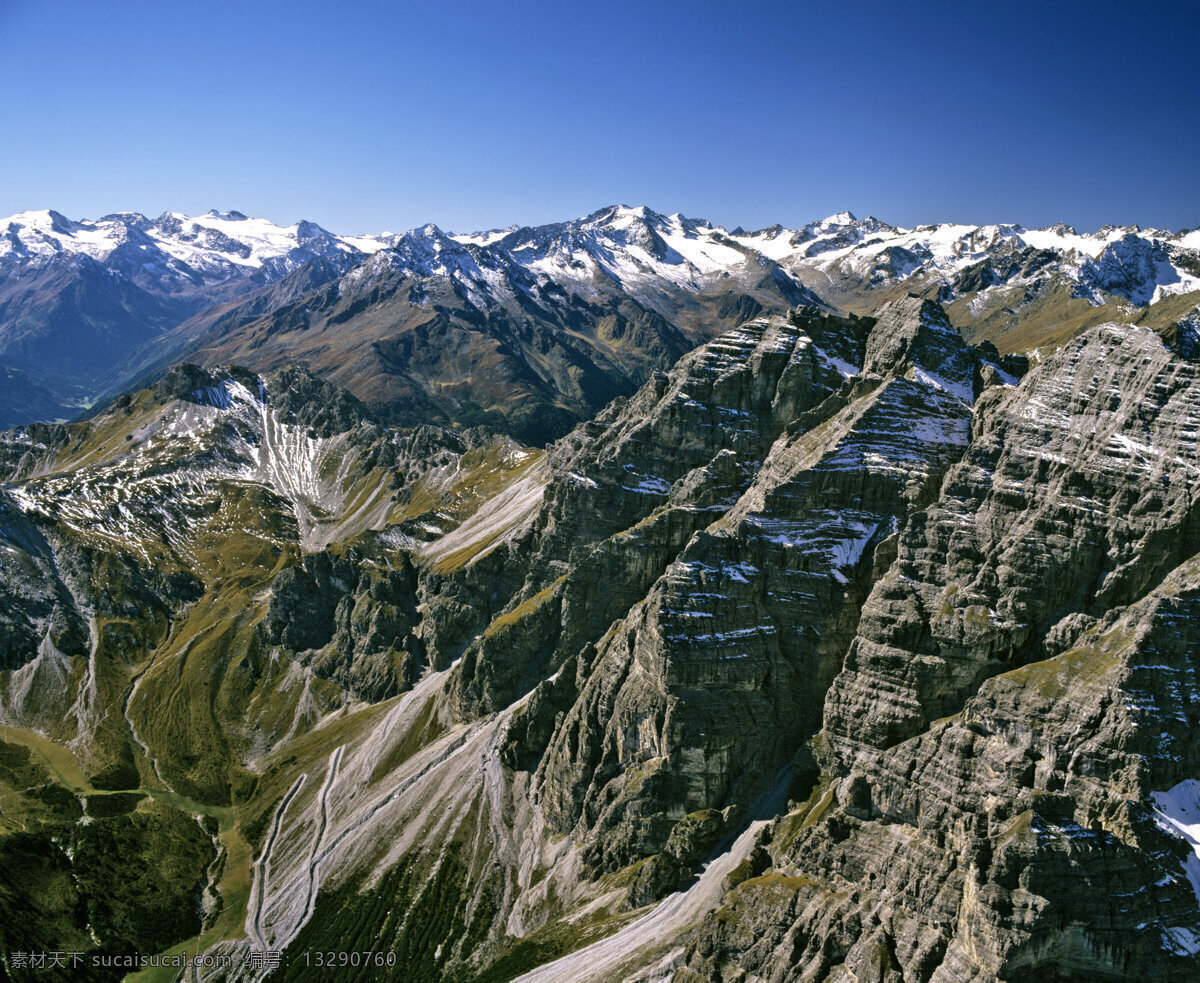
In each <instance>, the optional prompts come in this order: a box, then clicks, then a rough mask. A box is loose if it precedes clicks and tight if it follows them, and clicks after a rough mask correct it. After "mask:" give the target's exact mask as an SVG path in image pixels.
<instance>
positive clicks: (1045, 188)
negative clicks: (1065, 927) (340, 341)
mask: <svg viewBox="0 0 1200 983" xmlns="http://www.w3.org/2000/svg"><path fill="white" fill-rule="evenodd" d="M835 8H836V9H835ZM1198 23H1200V6H1198V5H1197V4H1196V3H1195V2H1191V3H1158V4H1128V3H1109V2H1091V3H1058V4H1034V3H1024V2H1010V3H1005V4H994V3H962V2H958V3H949V2H947V3H941V2H929V3H909V4H899V3H866V2H861V3H855V2H843V3H839V4H832V3H799V2H797V3H783V2H755V0H740V2H737V3H734V2H732V0H730V2H723V3H708V2H704V0H692V2H688V3H677V2H673V0H670V2H668V0H657V2H656V0H642V2H641V3H623V2H605V3H596V4H570V3H561V2H560V3H529V2H521V0H510V2H505V3H500V2H495V0H493V2H474V0H458V2H456V3H453V4H439V3H429V2H422V3H419V4H418V3H408V2H392V3H381V2H375V0H359V2H356V3H353V4H351V5H349V6H345V7H344V6H343V5H340V4H339V5H334V4H327V3H313V2H305V0H294V2H291V3H272V2H255V0H246V2H241V3H225V2H220V0H207V2H205V3H196V4H183V3H175V2H166V0H156V2H153V3H141V2H123V0H116V2H112V3H99V2H94V0H93V2H86V3H84V2H66V0H37V2H30V0H0V52H3V56H2V57H0V65H3V68H4V91H3V95H0V215H7V214H10V213H12V212H15V211H20V210H22V209H26V208H45V207H53V208H56V209H58V210H59V211H62V212H64V213H66V214H68V215H70V216H72V217H76V218H78V217H96V216H98V215H100V214H103V213H105V212H108V211H114V210H119V209H130V210H138V211H143V212H146V213H148V214H158V213H160V212H162V211H165V210H167V209H174V210H180V211H185V212H189V213H197V212H203V211H206V210H208V209H209V208H219V209H231V208H236V209H240V210H241V211H244V212H247V213H251V214H256V215H263V216H266V217H268V218H271V219H273V220H275V221H277V222H281V223H290V222H293V221H295V220H297V219H299V218H309V219H312V220H314V221H317V222H319V223H321V224H322V225H325V226H326V227H328V228H330V229H333V230H335V231H339V232H347V233H349V232H368V231H371V232H374V231H381V230H383V229H390V230H394V231H395V230H401V229H406V228H410V227H413V226H416V225H419V224H422V223H424V222H426V221H433V222H436V223H437V224H439V225H441V226H442V227H443V228H445V229H449V230H454V231H468V230H472V229H477V228H489V227H495V226H501V225H508V224H512V223H522V224H524V223H533V222H545V221H555V220H559V219H565V218H572V217H575V216H577V215H581V214H585V213H587V212H590V211H593V210H595V209H596V208H599V207H601V206H603V205H606V204H612V203H616V202H624V203H627V204H648V205H650V206H651V207H653V208H657V209H659V210H661V211H666V212H674V211H682V212H684V213H685V214H687V215H690V216H698V217H704V218H708V219H711V220H712V221H714V222H718V223H721V224H724V225H727V226H733V225H738V224H740V225H743V226H745V227H747V228H751V227H758V226H763V225H768V224H771V223H774V222H782V223H784V224H786V225H798V224H801V223H803V222H805V221H808V220H810V219H812V218H818V217H821V216H823V215H826V214H829V213H831V212H834V211H838V210H841V209H843V208H848V209H850V210H851V211H854V212H855V213H856V214H858V215H860V216H862V215H865V214H874V215H876V216H878V217H879V218H882V219H885V220H887V221H890V222H893V223H897V224H902V225H913V224H919V223H922V222H934V221H962V222H993V221H1012V222H1020V223H1023V224H1025V225H1028V226H1034V225H1045V224H1049V223H1052V222H1056V221H1060V220H1061V221H1066V222H1069V223H1072V224H1075V225H1076V226H1078V227H1079V228H1080V229H1081V230H1084V229H1094V228H1096V227H1098V226H1100V225H1103V224H1105V223H1114V224H1124V223H1131V222H1139V223H1141V224H1143V225H1154V226H1159V227H1168V228H1181V227H1185V226H1186V227H1192V226H1196V225H1200V181H1197V179H1196V174H1197V172H1198V171H1200V165H1198V161H1200V71H1198V69H1197V50H1198V47H1200V27H1198Z"/></svg>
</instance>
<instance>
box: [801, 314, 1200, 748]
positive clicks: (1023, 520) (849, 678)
mask: <svg viewBox="0 0 1200 983" xmlns="http://www.w3.org/2000/svg"><path fill="white" fill-rule="evenodd" d="M1197 382H1198V370H1197V367H1196V366H1195V365H1194V364H1193V363H1191V362H1187V361H1185V360H1182V359H1179V358H1177V357H1175V356H1173V353H1172V352H1171V351H1170V350H1169V349H1168V348H1166V347H1165V346H1164V345H1163V344H1162V341H1161V340H1160V339H1159V337H1158V336H1157V335H1156V334H1154V333H1153V332H1152V331H1150V330H1148V329H1130V328H1127V327H1123V326H1120V327H1118V326H1110V327H1104V328H1099V329H1096V330H1094V331H1092V332H1090V333H1088V334H1087V335H1084V336H1082V337H1081V338H1080V339H1078V340H1077V341H1075V342H1073V343H1071V344H1070V345H1068V346H1067V347H1066V348H1065V349H1064V350H1063V351H1062V352H1061V353H1060V354H1059V355H1057V356H1056V357H1055V358H1053V359H1051V360H1048V361H1046V362H1044V363H1043V364H1041V365H1040V366H1038V367H1037V368H1036V369H1035V370H1033V371H1032V372H1031V373H1030V374H1029V375H1028V376H1027V377H1026V379H1025V380H1024V381H1023V383H1022V384H1021V386H1019V387H1018V388H1016V389H1010V388H998V389H992V390H989V391H988V392H987V393H986V394H985V395H984V397H983V398H982V399H981V400H980V405H979V406H978V407H977V408H976V414H975V420H974V422H973V424H972V434H971V442H970V446H969V447H968V448H967V451H966V455H965V458H964V460H963V461H962V463H961V464H958V465H957V466H955V467H954V468H953V469H952V470H951V471H950V473H949V474H948V475H947V477H946V481H945V483H944V485H943V487H942V489H941V494H940V497H939V500H938V501H937V502H936V503H935V504H933V505H931V506H930V507H929V508H928V509H926V510H924V511H922V512H920V513H917V514H915V515H914V516H913V518H912V520H911V522H910V523H909V525H908V526H907V528H906V529H905V530H904V531H903V533H902V534H901V535H900V538H899V543H898V559H897V562H896V563H895V564H894V565H893V566H892V568H891V569H890V570H889V571H888V573H887V574H886V575H885V576H884V577H883V579H882V580H880V582H879V583H878V584H876V585H875V587H874V589H873V590H872V592H871V596H870V598H869V599H868V600H867V602H866V604H865V606H864V608H863V615H862V619H861V622H860V627H859V632H858V637H857V638H856V639H855V640H854V643H853V645H851V647H850V648H849V651H848V652H847V655H846V664H845V669H844V671H843V672H842V674H841V675H840V676H839V677H838V679H837V680H836V681H835V683H834V685H833V688H832V689H831V691H830V694H829V697H828V700H827V705H826V711H825V733H826V737H827V739H828V742H827V743H828V751H829V753H830V754H834V755H837V756H839V757H840V759H842V760H843V761H845V760H849V759H851V758H853V756H854V754H855V753H856V751H857V749H859V748H863V747H866V748H872V749H876V748H883V747H888V746H890V745H892V744H895V743H896V742H897V741H900V740H904V739H905V738H907V737H910V736H912V735H913V734H915V733H917V732H919V731H920V730H923V729H924V728H925V727H926V726H928V724H929V722H930V721H932V720H935V719H937V718H939V717H943V716H946V715H947V714H950V713H954V712H956V711H957V710H959V709H960V708H961V706H962V704H963V701H964V700H965V699H967V697H969V696H970V695H971V694H972V693H974V692H975V690H976V689H978V687H979V684H980V683H981V682H982V681H983V679H985V678H987V677H988V676H990V675H994V674H996V673H997V672H1000V671H1003V670H1005V669H1008V668H1012V667H1014V666H1019V665H1022V664H1024V663H1026V662H1033V661H1037V660H1039V659H1041V658H1043V657H1044V656H1045V655H1046V654H1047V645H1050V646H1052V647H1053V648H1056V649H1058V650H1061V648H1062V647H1063V646H1064V645H1066V644H1069V642H1070V641H1072V639H1071V638H1070V637H1069V636H1070V634H1071V632H1072V631H1076V630H1077V629H1078V628H1079V627H1080V626H1081V625H1082V624H1086V620H1084V621H1081V620H1080V619H1081V618H1082V619H1087V618H1095V617H1098V616H1100V615H1102V614H1103V613H1104V612H1106V611H1108V610H1110V609H1112V608H1113V607H1119V606H1123V605H1126V604H1129V603H1131V602H1132V601H1134V600H1136V599H1137V598H1139V597H1141V596H1143V595H1144V594H1145V593H1146V592H1147V591H1148V590H1150V589H1151V588H1153V587H1154V585H1155V584H1157V583H1158V582H1159V581H1161V580H1162V578H1163V577H1164V576H1165V575H1166V574H1167V573H1168V572H1169V571H1170V570H1172V569H1174V568H1175V567H1176V566H1177V565H1178V564H1179V563H1181V562H1182V561H1183V560H1184V559H1186V558H1187V557H1189V556H1191V555H1193V554H1194V553H1196V552H1197V551H1198V550H1200V513H1198V511H1197V506H1196V504H1195V495H1194V489H1193V483H1194V481H1195V474H1196V473H1197V472H1196V468H1197V461H1196V455H1195V450H1194V445H1193V441H1192V438H1191V436H1190V433H1189V425H1188V423H1187V421H1188V420H1189V419H1194V417H1195V414H1196V413H1197V411H1198V410H1200V386H1198V385H1197Z"/></svg>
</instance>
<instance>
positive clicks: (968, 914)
mask: <svg viewBox="0 0 1200 983" xmlns="http://www.w3.org/2000/svg"><path fill="white" fill-rule="evenodd" d="M65 421H71V422H65ZM0 423H3V425H5V426H8V427H10V428H11V429H8V430H6V431H5V432H3V433H0V979H4V980H13V981H22V983H23V981H26V980H39V979H42V978H44V977H45V976H46V975H47V974H46V973H45V971H44V970H42V969H41V968H39V967H36V966H34V965H33V964H32V963H31V961H30V958H29V954H31V953H59V954H66V955H67V956H71V955H74V956H75V957H77V960H76V963H75V968H73V969H71V971H70V972H71V976H70V978H71V979H78V980H89V981H90V980H95V981H109V980H120V979H127V980H130V981H134V983H151V981H163V983H166V981H174V980H184V979H186V980H189V981H193V980H194V981H206V983H209V981H211V983H215V981H228V983H249V981H254V983H258V981H262V980H270V981H272V983H274V981H293V980H305V981H309V980H311V981H318V980H344V981H359V980H385V979H386V980H404V981H419V983H426V981H428V983H437V981H446V983H502V981H509V980H516V979H520V980H524V981H529V983H534V981H537V983H551V981H562V983H576V981H593V983H608V981H619V980H632V981H645V983H650V981H668V980H669V981H675V983H700V981H706V983H763V981H770V983H793V981H794V983H801V981H804V983H816V981H826V980H829V981H836V983H917V981H920V983H997V981H1010V980H1016V979H1028V980H1039V981H1040V980H1046V981H1059V983H1065V981H1072V983H1076V981H1077V983H1097V981H1098V983H1108V981H1113V983H1115V981H1124V980H1155V981H1163V983H1191V981H1194V980H1196V979H1200V741H1198V740H1197V739H1196V736H1195V735H1196V734H1197V732H1198V729H1200V231H1196V232H1162V231H1155V230H1141V229H1138V228H1136V227H1132V228H1105V229H1102V230H1100V231H1099V232H1096V233H1091V234H1080V233H1077V232H1076V231H1075V230H1073V229H1071V228H1069V227H1066V226H1056V227H1053V228H1047V229H1040V230H1026V229H1023V228H1021V227H1019V226H1013V225H996V226H982V227H980V226H962V225H945V224H943V225H930V226H922V227H919V228H915V229H900V228H895V227H893V226H890V225H887V224H885V223H883V222H881V221H878V220H876V219H873V218H867V219H864V220H859V219H857V218H855V217H854V216H853V215H850V214H849V213H841V214H838V215H834V216H831V217H829V218H827V219H825V220H823V221H820V222H814V223H812V224H809V225H807V226H804V227H803V228H801V229H785V228H782V227H779V226H776V227H772V228H768V229H762V230H757V231H749V232H748V231H746V230H743V229H740V228H736V229H732V230H726V229H723V228H719V227H717V226H714V225H712V224H710V223H709V222H706V221H702V220H697V219H688V218H684V217H683V216H681V215H671V216H666V215H661V214H658V213H656V212H653V211H651V210H649V209H647V208H628V207H624V206H619V207H610V208H605V209H602V210H600V211H598V212H595V213H594V214H592V215H590V216H588V217H586V218H582V219H578V220H575V221H571V222H564V223H560V224H555V225H549V226H542V227H538V228H510V229H503V230H496V231H491V232H486V233H476V234H470V235H454V234H449V233H444V232H442V231H441V230H440V229H438V228H437V227H435V226H432V225H429V226H425V227H424V228H422V229H418V230H414V231H411V232H407V233H403V234H384V235H379V236H339V235H334V234H332V233H329V232H327V231H325V230H324V229H322V228H320V227H319V226H317V225H315V224H313V223H311V222H300V223H298V224H297V225H294V226H291V227H288V228H280V227H277V226H275V225H272V224H271V223H269V222H266V221H263V220H257V219H251V218H247V217H246V216H244V215H242V214H240V213H237V212H228V213H218V212H211V213H209V214H208V215H205V216H201V217H198V218H188V217H186V216H183V215H179V214H176V213H167V214H165V215H163V216H160V217H159V218H156V219H148V218H146V217H144V216H142V215H139V214H134V213H120V214H115V215H108V216H105V217H104V218H101V219H98V220H96V221H73V220H70V219H67V218H65V217H64V216H62V215H59V214H58V213H56V212H25V213H22V214H20V215H16V216H13V217H12V218H9V219H6V220H0ZM268 957H270V958H268ZM139 958H140V959H141V961H140V962H139V961H138V960H139ZM185 959H190V960H191V962H190V964H189V965H187V967H186V968H181V967H182V963H183V962H184V961H185ZM64 978H65V977H64Z"/></svg>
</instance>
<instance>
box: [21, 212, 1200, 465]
mask: <svg viewBox="0 0 1200 983" xmlns="http://www.w3.org/2000/svg"><path fill="white" fill-rule="evenodd" d="M0 229H2V230H4V231H2V232H0V366H8V367H11V368H13V369H17V370H20V371H22V372H23V373H25V374H26V375H27V376H28V377H29V379H30V380H32V381H33V382H34V383H35V384H36V385H38V386H40V387H42V388H43V389H45V391H46V392H47V393H48V394H49V396H50V399H51V402H52V403H54V404H55V405H57V406H61V407H66V408H67V409H68V410H69V408H70V407H75V406H80V405H83V404H87V403H91V402H93V401H95V400H97V399H103V398H106V397H110V396H112V395H115V394H117V393H119V392H121V391H123V390H124V389H126V388H128V387H129V386H130V385H131V384H133V383H135V382H136V381H138V380H145V379H147V378H150V377H152V375H153V374H154V373H156V372H161V371H162V370H163V369H165V368H166V367H168V366H169V365H171V364H172V363H173V362H175V361H177V360H179V359H181V358H185V357H186V358H192V359H193V360H196V361H199V362H202V363H204V364H207V365H217V364H224V363H227V362H230V361H234V362H238V363H242V364H246V365H248V366H250V367H252V368H253V369H255V370H256V371H269V370H272V369H275V368H279V367H281V366H283V365H286V364H289V363H292V362H301V363H304V364H306V365H308V366H309V367H310V368H311V369H312V371H314V372H316V373H318V374H320V375H324V376H328V377H329V378H331V379H334V380H336V381H337V382H339V383H340V384H342V385H345V386H347V387H348V388H349V389H350V390H351V391H353V392H354V393H355V394H356V395H357V396H358V397H359V398H361V399H362V400H364V402H365V403H366V404H367V405H368V406H370V407H371V409H372V411H373V412H376V413H378V414H380V415H381V416H382V417H384V418H386V419H388V420H391V421H393V422H396V423H401V424H411V423H416V422H428V421H437V422H439V423H443V424H460V425H470V424H476V423H486V424H489V425H491V426H493V427H496V428H498V429H501V430H504V431H507V432H509V433H511V434H513V435H515V436H517V437H519V438H520V439H523V440H526V441H530V442H536V443H542V442H544V441H545V440H547V439H550V438H553V437H555V436H558V435H560V434H562V433H563V432H565V431H566V430H567V429H569V428H570V427H571V426H572V425H573V424H574V423H575V422H577V421H579V420H581V419H585V418H587V417H588V416H590V415H591V414H593V413H594V412H596V411H597V410H598V409H599V408H600V407H601V406H603V405H604V404H605V403H607V402H608V401H609V400H610V399H612V398H613V397H614V396H617V395H622V394H628V393H631V392H632V391H633V390H634V389H636V387H637V386H638V385H640V384H641V383H642V382H644V381H645V380H646V379H647V378H648V377H649V374H650V373H651V372H653V371H655V370H656V369H660V368H665V367H666V366H669V365H670V364H673V362H674V361H675V360H676V359H677V358H678V357H679V356H680V355H682V354H683V353H684V352H686V351H687V350H689V349H690V348H692V347H694V346H695V345H697V344H701V343H703V342H704V341H706V340H708V339H710V338H712V337H714V336H715V335H716V334H718V333H720V332H722V331H725V330H728V329H730V328H733V327H736V326H737V325H739V324H741V323H743V322H744V321H746V320H748V319H750V318H753V317H756V316H760V315H763V314H779V313H782V312H784V311H786V310H788V309H789V308H793V307H795V306H797V305H809V306H813V307H816V308H818V309H824V310H830V311H834V310H836V311H842V312H852V313H858V314H865V313H868V312H870V311H872V310H874V309H875V308H877V307H878V306H879V305H881V304H883V303H885V302H887V301H889V300H893V299H898V298H901V297H903V296H904V295H905V294H908V293H916V294H918V295H919V296H922V297H926V298H930V299H936V300H938V301H939V302H941V303H942V304H944V305H945V307H946V309H947V313H948V316H949V317H950V319H951V322H952V323H953V324H954V325H955V326H956V327H957V328H959V329H960V330H961V331H962V332H963V334H964V336H965V337H966V338H967V339H968V340H969V341H971V342H972V343H981V342H984V341H990V342H992V343H993V344H995V345H996V346H997V348H998V350H999V351H1000V352H1004V353H1008V352H1027V351H1031V350H1040V349H1043V348H1045V349H1046V350H1050V349H1052V348H1053V347H1055V346H1057V345H1059V344H1062V343H1063V342H1064V341H1066V340H1068V339H1069V338H1071V337H1073V336H1074V335H1075V334H1078V333H1079V332H1080V331H1083V330H1085V329H1086V328H1088V327H1090V326H1093V325H1095V324H1098V323H1101V322H1104V321H1112V320H1123V321H1129V322H1136V321H1142V320H1145V319H1147V318H1151V319H1152V318H1153V317H1154V316H1155V315H1154V314H1153V311H1154V310H1155V309H1156V308H1159V307H1162V306H1166V307H1168V308H1170V310H1171V314H1172V316H1174V315H1175V314H1176V313H1177V309H1186V308H1188V307H1194V306H1195V303H1196V301H1197V300H1200V294H1197V291H1200V231H1196V232H1189V233H1172V232H1163V231H1158V230H1142V229H1139V228H1138V227H1136V226H1130V227H1106V228H1104V229H1101V230H1100V231H1098V232H1096V233H1092V234H1080V233H1078V232H1076V231H1075V230H1074V229H1072V228H1070V227H1069V226H1065V225H1058V226H1053V227H1050V228H1046V229H1036V230H1028V229H1024V228H1022V227H1020V226H1017V225H989V226H972V225H955V224H938V225H927V226H919V227H917V228H915V229H902V228H898V227H895V226H891V225H888V224H887V223H885V222H882V221H880V220H878V219H875V218H871V217H868V218H865V219H858V218H856V217H855V216H854V215H852V214H851V213H849V212H841V213H838V214H836V215H832V216H830V217H828V218H826V219H823V220H821V221H819V222H812V223H809V224H808V225H805V226H804V227H802V228H800V229H788V228H784V227H783V226H778V225H777V226H772V227H770V228H766V229H761V230H757V231H751V232H747V231H746V230H744V229H741V228H737V229H733V230H731V231H730V230H725V229H723V228H721V227H719V226H714V225H713V224H712V223H710V222H707V221H705V220H702V219H689V218H685V217H684V216H682V215H679V214H675V215H663V214H660V213H658V212H655V211H653V210H651V209H649V208H646V207H638V208H630V207H627V206H611V207H608V208H603V209H600V210H599V211H597V212H594V213H593V214H591V215H588V216H586V217H584V218H580V219H576V220H574V221H570V222H559V223H554V224H551V225H544V226H538V227H532V228H518V227H514V228H507V229H497V230H492V231H489V232H481V233H472V234H462V235H455V234H448V233H445V232H443V231H442V230H440V229H438V228H437V227H436V226H434V225H427V226H424V227H423V228H420V229H416V230H413V231H410V232H407V233H404V234H401V235H391V234H389V235H384V236H374V237H373V236H357V237H353V236H350V237H347V236H337V235H334V234H332V233H330V232H327V231H326V230H324V229H322V228H321V227H320V226H317V225H314V224H313V223H310V222H300V223H298V224H296V225H294V226H290V227H288V228H280V227H278V226H275V225H273V224H271V223H270V222H267V221H265V220H261V219H252V218H247V217H246V216H244V215H242V214H240V213H238V212H228V213H217V212H210V213H209V214H207V215H205V216H201V217H200V218H195V219H193V218H187V217H186V216H182V215H179V214H177V213H173V212H169V213H166V214H164V215H162V216H160V217H159V218H157V219H153V220H152V219H148V218H146V217H145V216H142V215H139V214H136V213H120V214H116V215H110V216H105V217H104V218H102V219H99V220H97V221H95V222H73V221H71V220H69V219H67V218H65V217H63V216H62V215H59V214H58V213H56V212H26V213H22V214H21V215H17V216H13V217H12V218H10V219H6V220H2V221H0ZM1193 295H1196V296H1195V297H1193ZM1188 298H1192V299H1191V300H1190V301H1189V299H1188ZM39 412H40V411H39ZM4 413H5V409H4V407H3V406H0V424H14V423H18V422H22V421H23V420H26V419H28V418H30V413H29V412H22V411H21V410H20V409H19V408H18V410H16V411H14V414H13V415H4ZM63 415H68V414H67V413H66V412H64V414H63Z"/></svg>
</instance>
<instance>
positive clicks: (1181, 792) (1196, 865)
mask: <svg viewBox="0 0 1200 983" xmlns="http://www.w3.org/2000/svg"><path fill="white" fill-rule="evenodd" d="M1150 801H1151V803H1152V804H1153V809H1154V817H1155V822H1156V823H1158V825H1159V827H1160V828H1161V829H1164V830H1166V831H1167V832H1168V833H1171V834H1172V835H1174V836H1177V837H1179V838H1180V839H1182V840H1184V841H1185V842H1186V843H1187V845H1188V846H1189V847H1190V849H1191V851H1192V852H1191V853H1190V854H1189V855H1188V857H1187V859H1186V860H1185V861H1184V862H1183V870H1184V873H1185V874H1186V875H1187V879H1188V881H1189V882H1190V883H1191V885H1192V890H1193V891H1194V892H1195V893H1196V901H1197V903H1198V904H1200V781H1197V780H1196V779H1194V778H1189V779H1187V780H1186V781H1182V782H1180V783H1179V784H1178V785H1176V786H1175V787H1174V788H1170V789H1168V790H1167V791H1165V792H1152V793H1151V794H1150Z"/></svg>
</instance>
